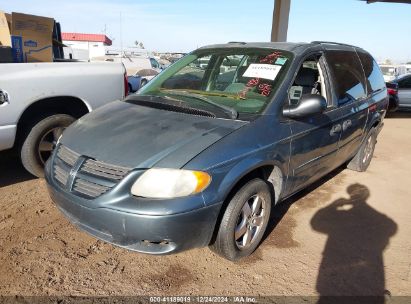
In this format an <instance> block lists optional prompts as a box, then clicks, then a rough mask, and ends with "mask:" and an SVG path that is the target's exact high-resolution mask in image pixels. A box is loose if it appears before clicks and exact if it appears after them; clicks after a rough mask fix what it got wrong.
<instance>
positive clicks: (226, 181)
mask: <svg viewBox="0 0 411 304" xmlns="http://www.w3.org/2000/svg"><path fill="white" fill-rule="evenodd" d="M259 155H261V154H259ZM257 156H258V155H253V157H249V158H245V159H243V160H241V161H239V162H238V163H236V164H235V165H234V166H232V167H230V168H229V171H228V172H227V173H226V174H225V176H224V177H223V179H222V181H221V182H220V185H219V188H218V200H219V201H224V200H225V199H226V198H227V196H228V195H229V193H230V192H231V191H232V190H233V189H234V187H235V186H236V185H237V184H238V182H239V181H240V180H241V179H242V178H244V177H245V176H246V175H248V174H250V173H251V172H252V171H254V170H256V169H258V168H261V167H264V166H267V165H268V166H273V167H274V169H273V171H272V172H270V174H269V176H268V180H267V181H268V182H270V183H271V184H272V185H273V187H274V190H275V191H274V195H275V203H277V202H278V200H279V198H280V195H281V191H282V190H283V189H284V185H285V182H286V178H287V176H288V174H285V172H286V171H285V168H286V167H287V166H286V164H287V161H286V160H284V158H282V157H281V156H280V155H278V154H277V155H276V156H275V157H274V158H273V159H265V158H263V157H257ZM261 156H262V155H261Z"/></svg>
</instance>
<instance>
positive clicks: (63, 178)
mask: <svg viewBox="0 0 411 304" xmlns="http://www.w3.org/2000/svg"><path fill="white" fill-rule="evenodd" d="M54 177H55V179H56V180H57V181H58V182H59V183H60V184H62V185H65V184H67V180H68V177H69V173H68V172H67V171H65V170H64V169H62V168H61V167H60V166H58V165H54Z"/></svg>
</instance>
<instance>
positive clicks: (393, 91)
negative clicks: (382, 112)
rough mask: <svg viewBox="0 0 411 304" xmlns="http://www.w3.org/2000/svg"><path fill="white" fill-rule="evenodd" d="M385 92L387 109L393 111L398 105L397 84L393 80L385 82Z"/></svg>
mask: <svg viewBox="0 0 411 304" xmlns="http://www.w3.org/2000/svg"><path fill="white" fill-rule="evenodd" d="M386 86H387V93H388V97H389V104H388V111H389V112H395V111H397V109H398V107H399V103H400V101H399V98H398V84H397V83H395V82H387V83H386Z"/></svg>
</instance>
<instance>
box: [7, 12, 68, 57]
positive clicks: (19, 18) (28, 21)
mask: <svg viewBox="0 0 411 304" xmlns="http://www.w3.org/2000/svg"><path fill="white" fill-rule="evenodd" d="M55 27H56V23H55V21H54V19H53V18H47V17H39V16H33V15H27V14H21V13H14V12H13V13H11V14H6V13H4V12H3V11H0V62H50V61H53V30H54V29H55ZM60 40H61V39H60ZM56 42H57V43H58V41H55V42H54V44H55V43H56Z"/></svg>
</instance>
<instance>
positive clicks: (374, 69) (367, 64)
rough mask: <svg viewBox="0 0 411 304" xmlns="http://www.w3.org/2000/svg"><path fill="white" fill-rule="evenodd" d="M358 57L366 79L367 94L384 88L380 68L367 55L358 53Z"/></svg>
mask: <svg viewBox="0 0 411 304" xmlns="http://www.w3.org/2000/svg"><path fill="white" fill-rule="evenodd" d="M358 56H359V57H360V60H361V63H362V66H363V69H364V73H365V77H366V78H367V87H368V92H369V93H372V92H376V91H380V90H382V89H384V88H385V81H384V77H383V75H382V72H381V70H380V67H379V66H378V64H377V63H376V62H375V60H374V59H373V58H372V57H371V56H370V55H368V54H366V53H363V52H358Z"/></svg>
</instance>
